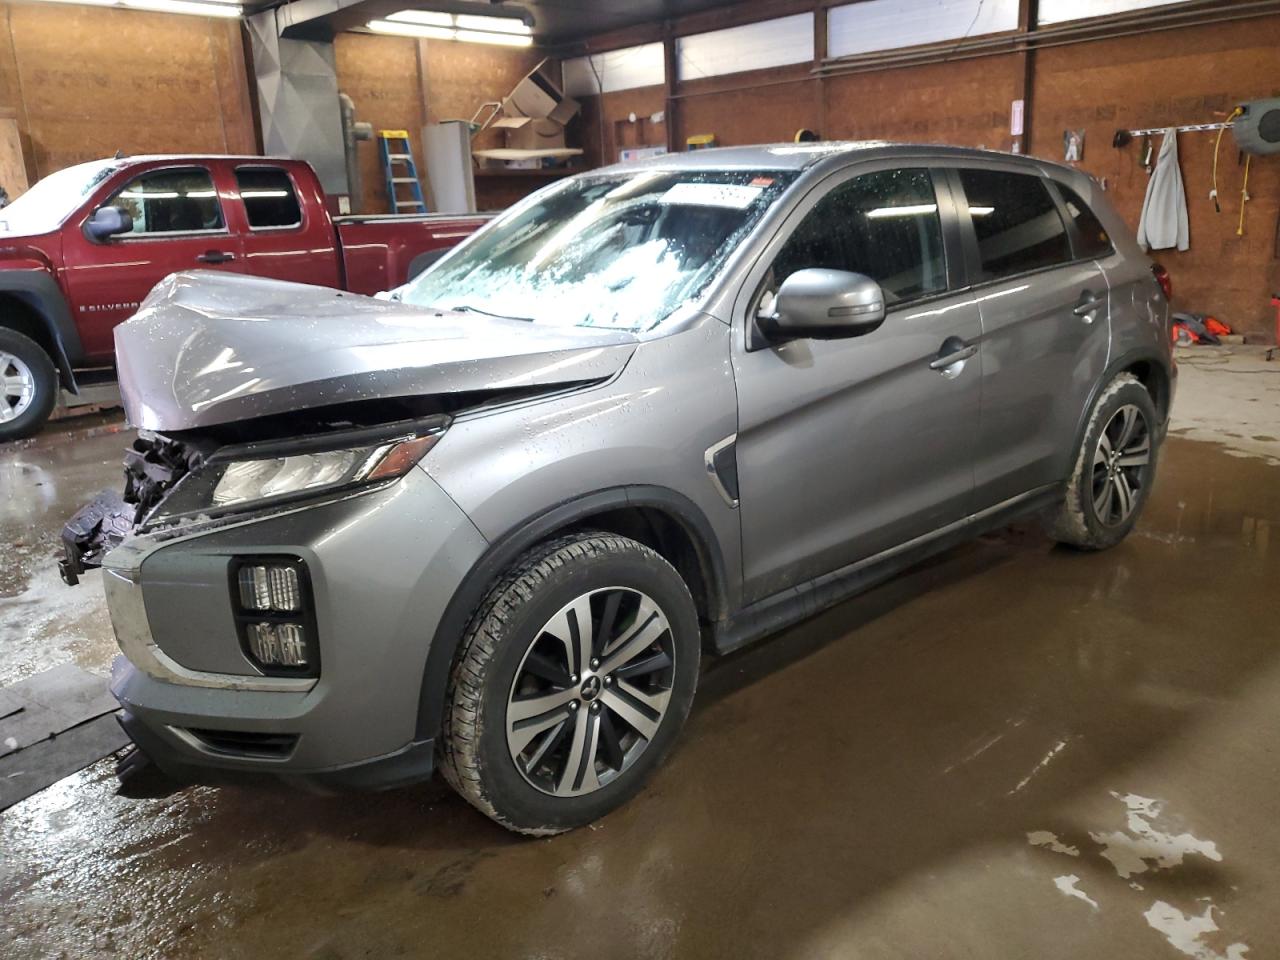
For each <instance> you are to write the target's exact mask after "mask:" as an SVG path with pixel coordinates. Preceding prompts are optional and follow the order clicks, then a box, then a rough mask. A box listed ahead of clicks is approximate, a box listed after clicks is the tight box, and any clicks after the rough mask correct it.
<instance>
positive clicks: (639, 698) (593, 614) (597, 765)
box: [440, 532, 700, 836]
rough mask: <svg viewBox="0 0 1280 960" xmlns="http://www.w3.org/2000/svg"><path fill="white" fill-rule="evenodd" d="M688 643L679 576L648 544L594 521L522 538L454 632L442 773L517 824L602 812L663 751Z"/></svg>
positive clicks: (690, 673)
mask: <svg viewBox="0 0 1280 960" xmlns="http://www.w3.org/2000/svg"><path fill="white" fill-rule="evenodd" d="M699 651H700V638H699V630H698V617H697V611H696V609H695V607H694V603H693V598H692V597H691V596H690V594H689V588H688V587H687V586H686V585H685V582H684V581H683V580H682V579H681V577H680V575H679V574H678V573H677V572H676V571H675V569H674V568H673V567H672V566H671V565H670V564H669V563H667V561H666V560H664V559H663V558H662V557H661V556H659V555H658V554H657V553H655V552H654V551H653V550H651V549H649V548H648V547H646V546H644V545H642V544H640V543H637V542H635V541H634V540H629V539H627V538H625V537H620V536H616V535H614V534H609V533H600V532H590V533H581V534H574V535H569V536H565V537H561V538H558V539H555V540H552V541H549V542H547V543H545V544H541V545H539V546H537V547H534V548H533V549H531V550H530V551H529V552H528V553H526V554H525V555H524V556H523V557H521V558H520V559H519V560H518V561H517V562H516V563H515V564H514V565H513V566H512V568H511V569H510V570H509V571H508V572H507V574H506V576H505V577H504V578H503V579H502V580H500V581H499V582H498V583H497V584H496V585H495V586H494V587H493V589H492V590H490V592H489V594H488V596H487V597H486V598H485V600H484V602H483V603H482V604H481V605H480V608H479V610H478V611H477V613H476V614H475V616H474V617H473V619H472V621H471V624H470V625H469V627H468V628H467V631H466V633H465V635H464V636H463V641H462V647H461V649H460V651H459V654H458V658H457V660H456V661H455V663H454V667H453V672H452V675H451V678H450V683H449V694H448V707H447V713H446V716H445V721H444V729H443V735H442V737H441V758H440V759H441V764H440V766H441V770H442V772H443V773H444V776H445V779H446V780H448V781H449V783H450V784H451V785H452V786H453V787H454V789H456V790H457V791H458V792H459V793H460V794H462V796H463V797H464V798H466V799H467V800H468V801H469V802H470V803H471V804H472V805H473V806H475V807H476V808H477V809H478V810H480V811H481V812H482V813H484V814H485V815H486V816H488V817H490V818H492V819H493V820H496V821H497V822H498V823H500V824H502V825H503V826H505V827H507V828H508V829H511V830H515V831H517V832H519V833H525V834H530V835H534V836H546V835H550V834H555V833H562V832H564V831H566V830H571V829H573V828H574V827H579V826H583V825H585V824H587V823H590V822H592V821H593V820H596V819H598V818H600V817H602V816H604V815H605V814H606V813H608V812H609V811H611V810H613V809H614V808H616V807H618V806H620V805H621V804H623V803H625V802H626V801H627V800H629V799H630V798H631V797H633V796H634V795H635V794H636V793H638V792H639V791H640V789H641V787H643V785H644V783H645V781H646V780H647V779H648V777H649V775H650V774H652V772H653V771H654V769H655V768H656V767H657V766H658V765H659V764H660V763H661V762H662V760H663V758H664V757H665V756H666V754H667V753H668V752H669V751H670V749H671V746H672V744H673V743H674V741H675V739H676V737H677V736H678V734H679V732H680V729H681V727H682V726H683V725H684V721H685V718H686V717H687V716H688V713H689V707H690V705H691V704H692V702H693V694H694V689H695V687H696V686H697V680H698V659H699Z"/></svg>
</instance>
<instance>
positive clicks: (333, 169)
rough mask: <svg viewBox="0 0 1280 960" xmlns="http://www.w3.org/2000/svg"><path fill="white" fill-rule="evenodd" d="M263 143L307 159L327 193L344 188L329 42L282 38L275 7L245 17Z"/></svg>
mask: <svg viewBox="0 0 1280 960" xmlns="http://www.w3.org/2000/svg"><path fill="white" fill-rule="evenodd" d="M245 22H246V23H247V24H248V28H249V39H250V43H251V45H252V50H253V73H254V77H255V79H256V81H257V85H258V110H259V114H260V122H261V124H262V147H263V151H264V152H265V153H266V154H267V155H268V156H284V157H293V158H295V159H298V160H306V161H307V162H308V163H310V164H311V165H312V166H313V167H315V170H316V173H317V174H318V175H319V176H320V183H321V185H322V186H323V187H324V189H325V192H326V193H333V194H343V193H347V192H348V186H347V165H346V155H345V152H344V149H343V137H342V114H341V108H340V105H339V102H338V71H337V66H336V64H335V63H334V57H333V44H332V42H330V41H327V40H299V39H290V38H288V37H284V36H281V34H280V26H279V23H278V21H277V11H276V10H268V11H266V12H264V13H259V14H255V15H254V16H252V17H247V18H246V19H245Z"/></svg>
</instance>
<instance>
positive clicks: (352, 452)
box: [146, 421, 447, 524]
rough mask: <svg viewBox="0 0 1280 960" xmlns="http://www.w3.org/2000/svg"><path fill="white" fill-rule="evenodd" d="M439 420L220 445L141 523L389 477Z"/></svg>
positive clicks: (423, 444)
mask: <svg viewBox="0 0 1280 960" xmlns="http://www.w3.org/2000/svg"><path fill="white" fill-rule="evenodd" d="M446 426H447V423H444V422H438V421H437V422H433V423H430V424H425V425H417V427H418V428H417V429H412V430H406V429H405V428H404V426H403V425H401V429H400V431H399V435H394V434H395V433H396V431H393V430H387V429H380V430H376V431H342V432H339V433H334V434H321V435H319V436H315V437H303V438H299V439H297V440H287V441H281V442H279V443H257V444H243V445H240V446H235V447H222V448H220V449H219V450H217V451H215V452H214V453H213V454H212V455H211V456H210V457H209V458H208V459H207V460H206V461H205V462H204V463H203V464H202V465H201V466H200V467H199V468H198V469H197V470H195V471H193V472H191V473H189V474H188V475H187V476H185V477H183V478H182V479H181V480H180V481H179V482H178V483H177V485H175V486H174V488H173V490H172V492H171V493H170V494H169V495H168V496H167V497H166V498H165V499H164V500H162V501H161V502H160V504H159V505H158V506H157V507H156V508H155V510H154V511H153V512H152V513H151V514H150V515H149V516H148V517H147V518H146V523H148V524H152V523H156V522H163V521H167V520H173V519H178V518H183V517H189V516H209V517H212V516H217V515H220V514H224V513H232V512H238V511H242V510H248V509H254V508H257V507H260V506H267V505H270V504H273V503H277V502H281V503H282V502H286V501H289V500H293V499H298V498H300V497H308V496H314V495H316V494H321V493H325V492H330V491H336V490H342V489H345V488H348V487H356V486H360V485H364V484H372V483H377V482H379V481H389V480H394V479H396V478H398V477H402V476H404V475H405V474H406V473H408V472H409V470H410V469H412V467H413V466H414V465H415V464H416V463H417V462H418V461H419V460H421V459H422V458H423V457H424V456H426V454H427V452H428V451H429V450H430V449H431V448H432V447H433V446H435V445H436V443H438V442H439V440H440V438H441V437H442V436H443V435H444V431H445V427H446ZM370 434H371V436H370ZM344 440H345V441H350V443H344V442H343V441H344ZM358 441H364V442H358Z"/></svg>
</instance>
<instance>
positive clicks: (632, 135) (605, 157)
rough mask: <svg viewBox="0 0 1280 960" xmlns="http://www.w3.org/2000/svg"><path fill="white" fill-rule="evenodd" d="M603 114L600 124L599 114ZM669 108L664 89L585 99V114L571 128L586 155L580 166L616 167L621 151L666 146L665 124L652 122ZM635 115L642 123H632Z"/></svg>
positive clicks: (617, 92)
mask: <svg viewBox="0 0 1280 960" xmlns="http://www.w3.org/2000/svg"><path fill="white" fill-rule="evenodd" d="M602 101H603V111H604V118H603V120H604V122H603V124H602V123H601V117H600V111H601V109H602ZM665 107H666V102H665V91H664V89H663V88H662V87H637V88H636V89H634V90H616V91H614V92H612V93H606V94H605V95H604V97H603V98H601V97H583V98H582V113H581V114H580V115H579V116H578V119H577V120H576V121H575V125H574V126H573V127H572V128H571V132H570V136H571V137H572V138H574V144H575V145H576V146H581V147H582V148H583V149H584V150H585V151H586V152H585V153H584V154H583V157H582V160H581V161H580V162H581V164H582V165H583V166H585V167H588V168H589V167H598V166H604V165H605V164H609V163H616V162H617V160H618V151H619V150H621V149H624V148H626V147H662V146H666V143H667V128H666V121H665V119H664V121H663V122H662V123H653V122H651V121H650V119H649V118H650V117H652V116H653V115H654V114H656V113H661V112H663V111H664V109H665ZM633 113H634V114H635V115H636V118H637V120H641V119H642V120H643V121H644V122H643V123H639V122H637V123H634V124H633V123H631V121H630V116H631V114H633Z"/></svg>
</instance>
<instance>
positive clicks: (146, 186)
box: [64, 163, 240, 362]
mask: <svg viewBox="0 0 1280 960" xmlns="http://www.w3.org/2000/svg"><path fill="white" fill-rule="evenodd" d="M104 206H116V207H120V208H121V209H123V210H125V211H126V212H128V214H129V215H130V216H131V217H132V218H133V230H132V231H131V232H130V233H126V234H124V235H122V236H118V237H111V238H109V239H107V240H103V241H94V240H90V239H89V237H88V236H87V235H86V234H85V233H84V232H83V230H76V231H70V230H69V231H67V232H66V236H65V239H64V256H65V262H66V267H65V269H66V284H67V290H68V292H69V294H70V298H71V305H72V309H73V310H74V311H75V312H76V316H77V317H78V318H79V319H80V320H81V321H82V322H81V324H80V328H81V330H82V331H84V340H83V343H84V348H85V352H86V354H87V355H88V356H89V358H90V360H91V361H104V362H105V361H109V360H110V358H111V356H112V353H113V350H114V346H113V336H112V330H113V328H114V327H115V325H116V324H118V323H121V322H122V321H124V320H127V319H128V318H129V317H131V316H132V315H133V313H134V311H136V310H137V309H138V303H139V302H140V301H141V300H142V298H143V297H145V296H146V295H147V293H148V292H149V291H150V290H151V288H152V287H154V286H155V285H156V284H157V283H159V282H160V281H161V280H163V279H164V278H165V277H166V276H168V275H169V274H171V273H175V272H177V271H179V270H197V269H200V270H232V271H234V270H237V269H238V268H239V261H240V243H239V241H238V239H237V238H236V237H235V235H234V234H232V232H231V231H230V229H229V228H228V225H227V218H226V212H225V209H224V205H223V201H222V197H221V196H220V195H219V189H218V187H217V185H216V182H215V178H214V173H213V171H212V170H211V169H210V168H209V167H208V166H206V165H203V164H190V163H189V164H175V165H173V166H166V167H158V168H152V169H150V170H147V171H145V172H143V173H140V174H138V175H137V176H135V177H133V178H131V179H130V180H128V181H127V182H126V183H125V184H124V185H123V186H120V187H118V188H116V189H115V190H113V191H111V193H110V194H109V195H108V196H107V197H105V198H103V199H102V200H101V201H99V202H98V203H96V204H94V205H93V207H92V208H91V209H90V210H89V211H88V212H87V214H86V219H87V218H88V215H89V214H92V212H93V210H96V209H97V208H98V207H104Z"/></svg>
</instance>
